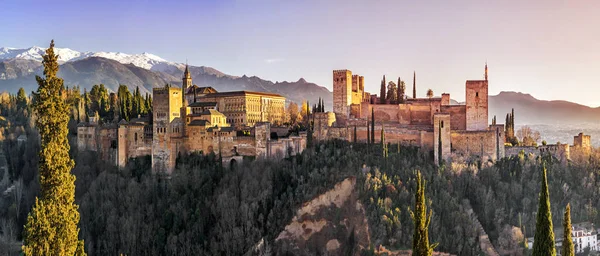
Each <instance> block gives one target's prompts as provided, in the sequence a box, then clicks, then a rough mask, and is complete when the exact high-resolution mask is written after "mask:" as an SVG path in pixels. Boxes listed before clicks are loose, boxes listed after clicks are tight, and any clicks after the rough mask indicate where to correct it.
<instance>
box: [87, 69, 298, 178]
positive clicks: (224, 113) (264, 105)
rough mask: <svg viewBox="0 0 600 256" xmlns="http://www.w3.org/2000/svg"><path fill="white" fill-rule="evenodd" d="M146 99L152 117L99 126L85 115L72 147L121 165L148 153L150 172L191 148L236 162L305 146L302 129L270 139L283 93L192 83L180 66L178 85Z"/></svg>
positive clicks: (164, 169) (167, 169) (163, 169)
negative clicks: (223, 89)
mask: <svg viewBox="0 0 600 256" xmlns="http://www.w3.org/2000/svg"><path fill="white" fill-rule="evenodd" d="M184 92H185V94H184ZM152 98H153V103H152V113H153V116H152V120H150V118H149V117H138V118H132V119H131V120H129V122H127V121H125V120H121V121H120V122H119V123H118V124H104V125H100V124H99V123H98V121H97V120H95V119H94V118H91V119H90V122H88V123H80V124H79V125H78V128H77V133H78V140H77V146H78V149H79V150H91V151H97V152H99V155H100V157H101V158H102V159H104V160H106V161H110V162H113V163H115V164H116V165H118V166H121V167H122V166H125V165H126V164H127V162H128V161H129V159H131V158H134V157H140V156H147V155H150V156H151V157H152V169H153V171H154V172H155V173H167V174H170V173H171V172H172V171H173V170H174V169H175V164H176V159H177V156H184V157H185V155H186V154H188V153H191V152H203V153H211V152H212V153H215V154H219V155H220V156H221V157H222V158H223V161H241V159H242V158H243V156H247V157H257V158H266V157H279V158H280V157H285V156H290V155H295V154H297V153H300V152H302V151H303V150H304V149H305V148H306V133H300V134H298V135H291V136H287V137H283V138H278V139H273V140H272V139H271V124H272V123H273V124H278V123H282V122H283V120H284V118H285V98H284V97H283V96H281V95H278V94H273V93H262V92H249V91H235V92H217V91H216V90H215V89H214V88H211V87H198V86H196V85H192V78H191V75H190V73H189V70H188V68H187V66H186V69H185V72H184V76H183V79H182V87H181V88H178V87H171V86H165V87H161V88H154V89H153V92H152Z"/></svg>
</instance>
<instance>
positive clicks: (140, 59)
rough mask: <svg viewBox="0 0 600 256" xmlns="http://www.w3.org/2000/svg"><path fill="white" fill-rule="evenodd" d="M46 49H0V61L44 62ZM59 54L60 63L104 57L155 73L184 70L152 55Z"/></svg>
mask: <svg viewBox="0 0 600 256" xmlns="http://www.w3.org/2000/svg"><path fill="white" fill-rule="evenodd" d="M45 51H46V48H43V47H38V46H33V47H30V48H27V49H17V48H9V47H2V48H0V60H10V59H23V60H33V61H39V62H41V61H42V55H44V53H45ZM54 51H55V53H56V54H58V56H59V58H58V62H59V63H61V64H63V63H65V62H71V61H77V60H81V59H85V58H88V57H102V58H106V59H111V60H116V61H118V62H120V63H122V64H132V65H134V66H137V67H140V68H145V69H149V70H154V71H162V72H164V71H173V70H175V69H179V70H181V69H183V68H184V66H185V65H184V64H182V63H175V62H170V61H167V60H165V59H163V58H161V57H159V56H156V55H154V54H151V53H146V52H145V53H142V54H126V53H120V52H79V51H75V50H71V49H69V48H54Z"/></svg>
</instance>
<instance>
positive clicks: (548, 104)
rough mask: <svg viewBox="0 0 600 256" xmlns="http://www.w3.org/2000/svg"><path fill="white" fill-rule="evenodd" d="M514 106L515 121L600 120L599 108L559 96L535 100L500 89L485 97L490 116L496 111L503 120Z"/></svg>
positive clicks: (590, 121)
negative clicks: (497, 92) (500, 90)
mask: <svg viewBox="0 0 600 256" xmlns="http://www.w3.org/2000/svg"><path fill="white" fill-rule="evenodd" d="M512 108H514V109H515V122H516V123H517V124H581V123H598V122H600V108H591V107H588V106H584V105H580V104H577V103H573V102H568V101H561V100H552V101H548V100H539V99H536V98H535V97H533V96H531V95H530V94H524V93H518V92H501V93H499V94H498V95H494V96H490V97H489V116H490V119H491V118H492V117H493V116H494V115H496V116H497V118H498V123H504V119H505V117H506V114H507V113H508V112H510V111H511V109H512Z"/></svg>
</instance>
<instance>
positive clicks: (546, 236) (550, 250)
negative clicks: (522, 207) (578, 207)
mask: <svg viewBox="0 0 600 256" xmlns="http://www.w3.org/2000/svg"><path fill="white" fill-rule="evenodd" d="M532 255H533V256H555V255H556V249H555V248H554V231H553V226H552V212H551V211H550V195H549V194H548V179H547V177H546V166H545V164H544V167H542V188H541V191H540V201H539V206H538V212H537V218H536V224H535V236H534V237H533V253H532Z"/></svg>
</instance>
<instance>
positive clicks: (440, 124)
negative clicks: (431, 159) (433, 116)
mask: <svg viewBox="0 0 600 256" xmlns="http://www.w3.org/2000/svg"><path fill="white" fill-rule="evenodd" d="M443 160H444V158H443V157H442V122H441V121H439V122H438V165H442V161H443Z"/></svg>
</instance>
